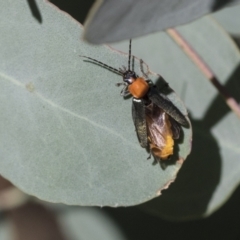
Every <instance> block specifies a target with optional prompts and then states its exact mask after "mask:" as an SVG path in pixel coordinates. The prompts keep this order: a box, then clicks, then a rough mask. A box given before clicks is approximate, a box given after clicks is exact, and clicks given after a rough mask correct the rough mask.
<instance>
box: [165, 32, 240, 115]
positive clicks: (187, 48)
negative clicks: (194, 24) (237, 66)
mask: <svg viewBox="0 0 240 240" xmlns="http://www.w3.org/2000/svg"><path fill="white" fill-rule="evenodd" d="M167 33H168V34H169V35H170V36H171V37H172V39H173V40H174V41H175V42H176V43H177V44H178V45H179V46H180V47H181V48H182V49H183V51H184V52H185V53H186V54H187V55H188V56H189V57H190V59H191V60H192V61H193V62H194V63H195V64H196V66H197V67H198V68H199V69H200V70H201V72H202V73H203V74H204V75H205V76H206V77H207V78H208V79H209V80H210V82H211V83H212V84H213V86H214V87H215V88H216V89H217V90H218V92H219V93H220V94H221V95H222V96H223V98H224V99H225V101H226V104H227V105H228V106H229V108H230V109H231V110H232V111H233V112H234V113H235V114H236V115H237V116H238V117H239V118H240V106H239V104H238V103H237V101H236V100H235V99H234V98H233V97H232V96H231V95H230V94H229V93H228V91H227V89H226V88H225V87H224V86H223V85H222V84H221V83H220V82H219V81H218V79H217V77H216V76H215V75H214V73H213V71H212V70H211V69H210V67H209V66H208V65H207V64H206V63H205V62H204V60H203V59H202V58H201V57H200V56H199V55H198V53H197V52H196V51H195V50H194V49H193V48H192V46H191V45H190V44H189V43H188V42H187V41H186V40H185V39H184V38H183V36H182V35H181V34H180V33H179V32H178V31H177V30H176V29H174V28H170V29H168V30H167Z"/></svg>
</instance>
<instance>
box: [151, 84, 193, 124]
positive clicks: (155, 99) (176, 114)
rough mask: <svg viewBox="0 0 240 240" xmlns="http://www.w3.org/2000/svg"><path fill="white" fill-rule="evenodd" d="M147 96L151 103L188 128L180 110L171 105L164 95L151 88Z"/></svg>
mask: <svg viewBox="0 0 240 240" xmlns="http://www.w3.org/2000/svg"><path fill="white" fill-rule="evenodd" d="M147 96H148V98H149V99H150V100H151V101H152V103H154V104H156V105H157V106H158V107H160V108H161V109H162V110H163V111H164V112H166V113H167V114H168V115H169V116H171V117H172V118H173V119H175V120H176V121H177V122H178V123H180V124H181V125H183V126H186V127H188V126H189V123H188V121H187V119H186V118H185V116H184V115H183V114H182V113H181V112H180V110H179V109H178V108H177V107H176V106H175V105H173V103H172V102H171V101H170V100H169V99H168V98H167V97H166V96H165V95H163V94H162V93H160V92H159V91H158V89H157V88H156V87H154V86H153V87H151V88H150V89H149V91H148V94H147Z"/></svg>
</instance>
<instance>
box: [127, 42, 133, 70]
mask: <svg viewBox="0 0 240 240" xmlns="http://www.w3.org/2000/svg"><path fill="white" fill-rule="evenodd" d="M131 48H132V39H130V40H129V53H128V71H130V64H131Z"/></svg>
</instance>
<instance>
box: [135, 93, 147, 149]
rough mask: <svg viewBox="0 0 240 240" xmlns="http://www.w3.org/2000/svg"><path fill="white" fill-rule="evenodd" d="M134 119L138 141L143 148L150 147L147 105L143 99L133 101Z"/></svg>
mask: <svg viewBox="0 0 240 240" xmlns="http://www.w3.org/2000/svg"><path fill="white" fill-rule="evenodd" d="M132 118H133V122H134V125H135V128H136V132H137V136H138V141H139V143H140V145H141V147H143V148H147V147H148V138H147V125H146V116H145V104H144V101H143V99H138V98H134V97H133V99H132Z"/></svg>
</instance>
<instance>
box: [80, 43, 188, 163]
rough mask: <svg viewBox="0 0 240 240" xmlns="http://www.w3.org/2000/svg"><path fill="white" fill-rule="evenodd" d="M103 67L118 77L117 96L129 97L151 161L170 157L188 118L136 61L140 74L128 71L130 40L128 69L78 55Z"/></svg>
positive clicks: (130, 56)
mask: <svg viewBox="0 0 240 240" xmlns="http://www.w3.org/2000/svg"><path fill="white" fill-rule="evenodd" d="M80 57H83V58H86V59H88V60H90V62H93V63H96V64H98V65H100V66H102V67H104V68H107V69H109V70H111V71H113V72H115V73H117V74H119V75H121V76H122V78H123V81H122V82H120V83H117V84H116V85H117V86H121V85H123V89H122V90H121V93H120V95H121V96H123V97H124V98H125V97H127V96H129V95H131V96H132V118H133V123H134V125H135V129H136V133H137V137H138V141H139V143H140V145H141V147H143V148H145V149H146V150H147V151H148V152H150V156H149V157H148V159H149V158H150V157H151V155H153V157H154V163H157V162H160V164H161V163H162V161H164V160H167V159H170V157H171V156H172V155H173V152H174V141H175V139H178V138H179V136H180V131H181V126H184V127H189V123H188V120H187V119H186V117H185V116H184V115H183V114H182V112H181V111H180V110H179V109H178V108H177V107H176V106H175V105H174V104H173V103H172V102H171V101H170V100H169V98H168V97H167V96H166V95H164V94H163V93H161V91H159V89H158V88H157V86H156V85H154V84H153V82H152V81H151V80H150V79H148V76H147V74H146V73H145V72H144V70H143V61H142V60H140V69H141V72H142V74H143V75H142V76H141V77H140V76H138V75H137V74H136V72H135V71H133V69H132V70H131V68H130V65H131V59H132V55H131V39H130V41H129V54H128V68H126V67H124V66H123V67H122V68H119V69H116V68H113V67H111V66H109V65H107V64H105V63H103V62H101V61H98V60H96V59H94V58H91V57H88V56H80Z"/></svg>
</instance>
